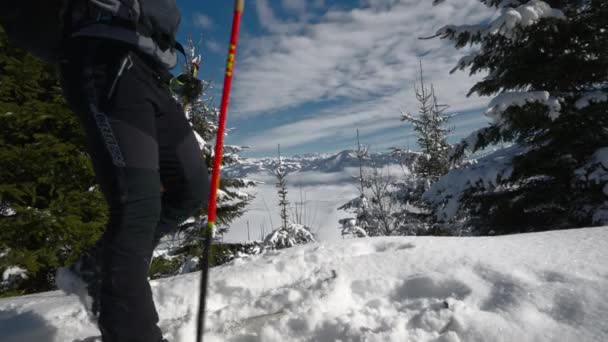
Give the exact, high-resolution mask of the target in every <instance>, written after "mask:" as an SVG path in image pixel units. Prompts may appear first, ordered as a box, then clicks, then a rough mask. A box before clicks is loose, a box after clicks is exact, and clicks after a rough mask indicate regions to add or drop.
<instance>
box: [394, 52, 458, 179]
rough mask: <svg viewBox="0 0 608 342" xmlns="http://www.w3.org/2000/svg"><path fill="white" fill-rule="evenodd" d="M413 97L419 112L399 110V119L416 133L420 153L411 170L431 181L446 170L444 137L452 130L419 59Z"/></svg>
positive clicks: (445, 143)
mask: <svg viewBox="0 0 608 342" xmlns="http://www.w3.org/2000/svg"><path fill="white" fill-rule="evenodd" d="M416 100H417V101H418V103H419V107H418V115H417V116H414V115H413V114H411V113H407V112H406V113H402V114H401V121H408V122H410V123H412V125H413V126H414V131H415V132H416V135H417V136H418V146H419V147H420V151H421V152H422V154H421V155H420V156H419V158H418V159H417V162H416V165H415V168H414V172H415V173H416V175H417V176H419V177H421V178H424V179H427V180H429V181H430V182H431V183H432V182H435V181H436V180H437V179H439V178H440V177H441V176H443V175H445V174H446V173H447V172H448V170H449V156H448V154H449V149H450V145H449V144H448V143H447V136H448V134H449V133H450V132H451V129H450V128H448V127H446V125H447V122H448V120H449V118H448V116H447V115H445V110H446V109H447V106H445V105H440V104H439V103H438V102H437V96H436V94H435V88H434V87H433V85H432V84H431V88H430V89H428V88H427V87H426V86H425V84H424V75H423V72H422V62H420V79H419V81H418V82H417V84H416Z"/></svg>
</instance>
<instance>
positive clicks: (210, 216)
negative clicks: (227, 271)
mask: <svg viewBox="0 0 608 342" xmlns="http://www.w3.org/2000/svg"><path fill="white" fill-rule="evenodd" d="M234 6H235V8H234V17H233V19H232V34H231V36H230V47H229V49H228V62H227V63H226V75H225V77H224V90H223V93H222V103H221V106H220V118H219V126H218V129H217V138H216V142H215V156H214V158H213V173H212V176H211V191H210V193H209V210H208V211H207V227H206V229H205V233H204V245H203V265H202V270H201V283H200V297H199V300H200V301H199V308H198V322H197V326H196V341H197V342H201V341H202V339H203V334H204V332H205V308H206V304H207V300H206V299H207V285H208V282H209V254H210V250H211V242H212V240H213V236H214V234H215V226H216V224H215V223H216V218H217V217H216V216H217V190H218V188H219V185H220V168H221V166H222V152H223V148H224V131H225V130H226V116H227V114H228V104H229V102H230V88H231V87H232V75H233V72H234V62H235V60H236V47H237V43H238V40H239V39H238V38H239V30H240V27H241V17H242V15H243V10H244V9H245V0H235V4H234Z"/></svg>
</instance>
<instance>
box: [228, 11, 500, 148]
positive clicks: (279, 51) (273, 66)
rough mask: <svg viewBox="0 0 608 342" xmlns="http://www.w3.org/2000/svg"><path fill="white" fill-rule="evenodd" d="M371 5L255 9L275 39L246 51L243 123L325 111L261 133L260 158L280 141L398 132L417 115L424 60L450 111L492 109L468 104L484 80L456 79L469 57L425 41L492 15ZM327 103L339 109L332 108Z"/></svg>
mask: <svg viewBox="0 0 608 342" xmlns="http://www.w3.org/2000/svg"><path fill="white" fill-rule="evenodd" d="M286 2H288V1H283V5H285V3H286ZM294 3H295V2H294ZM294 6H295V5H294ZM362 6H363V7H362V8H356V9H340V8H335V7H334V8H331V9H329V10H328V11H327V12H326V13H325V14H324V15H323V16H321V17H314V18H313V17H311V16H310V15H309V14H307V15H306V16H304V17H303V18H299V19H293V20H280V19H278V17H277V16H276V15H275V12H274V10H273V8H272V7H271V6H270V5H269V2H268V1H267V0H257V1H256V9H257V13H258V18H259V20H260V21H261V23H262V25H263V27H264V28H266V29H267V30H268V33H267V34H266V35H264V36H261V37H258V38H253V39H251V40H249V41H248V42H245V46H244V49H243V51H242V53H241V58H240V61H239V71H238V72H237V73H236V76H235V89H234V97H233V103H234V108H235V113H236V115H235V116H237V117H239V118H240V119H246V118H251V117H254V116H259V115H277V114H288V113H289V110H290V109H292V108H293V109H296V108H300V107H302V106H304V107H302V108H307V107H305V106H306V105H309V104H311V103H316V104H317V105H318V106H320V107H321V108H322V109H321V110H319V111H318V112H317V113H314V114H313V113H309V115H307V118H306V119H303V120H300V121H297V122H293V123H289V124H286V125H284V126H281V127H274V128H271V129H269V130H267V131H265V132H261V133H260V135H259V136H260V137H251V138H249V139H247V140H246V141H245V142H244V143H245V144H247V145H252V146H253V148H254V149H255V150H256V151H259V150H264V149H268V150H271V149H272V148H274V145H276V143H277V142H281V144H282V145H284V146H286V147H287V146H297V145H302V144H306V143H310V142H314V141H317V140H319V139H323V138H328V137H341V136H342V137H347V136H350V135H352V132H354V130H355V128H357V127H359V128H364V129H366V130H368V131H370V132H373V130H375V131H377V132H380V131H382V130H383V129H386V128H387V127H394V126H396V125H398V124H399V113H400V112H401V111H402V110H410V111H414V110H415V107H416V102H415V98H414V96H413V84H414V80H415V77H416V75H417V68H418V65H419V64H418V63H419V59H421V58H422V59H423V61H424V72H425V78H426V80H427V82H432V83H434V85H435V88H436V90H437V92H438V95H439V97H440V100H441V101H442V102H443V103H447V104H449V105H450V106H451V110H454V111H458V110H466V109H473V108H480V107H482V106H484V105H485V104H486V102H487V100H486V99H480V98H477V97H475V96H472V97H471V98H466V93H467V92H468V90H469V88H470V87H471V86H472V85H473V84H474V82H475V81H476V80H479V79H480V77H481V76H478V77H475V78H470V77H469V76H468V75H467V74H465V73H463V72H457V73H455V74H453V75H450V74H449V70H451V69H452V68H453V67H454V65H455V64H456V63H457V61H458V60H459V59H460V57H461V56H462V55H463V54H466V53H467V52H466V51H464V52H462V53H460V52H457V51H456V50H455V49H454V48H453V46H451V45H450V44H449V43H448V42H446V41H442V40H439V39H431V40H420V39H418V38H419V37H421V36H428V35H432V34H433V33H434V32H435V31H436V30H437V29H438V28H440V27H441V26H443V25H446V24H460V23H477V22H480V21H482V20H484V19H487V18H489V17H490V16H491V15H492V13H491V12H490V11H488V10H487V9H486V7H485V6H483V5H482V4H480V3H479V1H477V0H453V1H450V2H446V3H445V4H443V5H440V6H437V7H432V6H431V1H418V0H401V1H399V0H366V1H363V2H362ZM328 100H331V101H332V103H335V102H337V103H339V104H340V105H339V106H335V105H329V104H327V103H328V102H326V101H328ZM268 137H272V139H269V138H268Z"/></svg>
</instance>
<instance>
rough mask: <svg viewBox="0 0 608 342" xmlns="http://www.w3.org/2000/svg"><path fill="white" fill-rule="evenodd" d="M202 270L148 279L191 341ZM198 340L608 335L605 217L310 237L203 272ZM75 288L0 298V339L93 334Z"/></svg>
mask: <svg viewBox="0 0 608 342" xmlns="http://www.w3.org/2000/svg"><path fill="white" fill-rule="evenodd" d="M198 277H199V275H198V273H196V274H189V275H185V276H179V277H175V278H169V279H165V280H160V281H155V282H153V288H154V295H155V299H156V302H157V306H158V309H159V312H160V317H161V322H160V324H161V327H162V329H163V330H164V331H165V333H166V336H167V337H168V338H169V339H170V341H172V342H192V341H194V332H195V313H196V304H197V302H198V298H197V296H196V291H195V290H194V289H196V288H198ZM211 277H212V278H211V288H210V293H211V296H210V303H209V312H208V316H207V319H208V324H207V329H208V330H207V334H206V338H205V341H234V342H236V341H242V342H253V341H269V342H274V341H435V342H457V341H560V342H566V341H577V342H580V341H598V342H599V341H608V290H607V289H608V227H603V228H590V229H578V230H567V231H553V232H545V233H535V234H523V235H512V236H505V237H484V238H438V237H396V238H369V239H354V240H344V241H338V242H326V243H321V244H312V245H307V246H304V247H299V248H293V249H288V250H283V251H278V252H273V253H271V254H268V255H263V256H256V257H251V258H248V259H240V260H236V261H234V262H232V263H230V264H228V265H225V266H222V267H218V268H215V269H213V270H212V272H211ZM86 317H87V316H86V314H85V312H84V311H83V309H82V308H81V306H80V305H79V304H78V301H77V299H76V298H75V297H68V296H65V295H63V294H62V293H60V292H49V293H42V294H37V295H31V296H25V297H18V298H8V299H3V300H0V336H2V338H1V340H2V341H3V342H17V341H18V342H24V341H28V342H66V341H69V342H74V341H80V342H84V341H87V342H88V341H94V339H93V338H92V337H93V336H97V335H98V333H97V331H96V329H95V327H94V326H93V325H91V324H90V323H89V322H88V321H87V318H86Z"/></svg>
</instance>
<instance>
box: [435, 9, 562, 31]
mask: <svg viewBox="0 0 608 342" xmlns="http://www.w3.org/2000/svg"><path fill="white" fill-rule="evenodd" d="M501 5H502V6H504V7H503V8H502V9H501V14H500V15H499V16H498V17H497V18H496V19H494V20H493V21H491V22H490V23H488V24H482V25H447V26H444V27H442V28H440V29H439V30H438V31H437V34H436V35H437V36H443V37H458V36H461V35H471V36H475V35H479V36H480V37H481V38H483V37H484V36H487V35H502V36H505V37H507V38H513V37H514V32H515V28H517V27H526V26H531V25H534V24H536V23H537V22H538V21H539V20H541V19H542V18H557V19H565V18H566V16H565V15H564V13H563V12H562V11H560V10H558V9H555V8H552V7H551V6H550V5H549V4H547V3H546V2H544V1H541V0H532V1H529V2H527V3H525V4H522V5H520V6H517V7H514V8H513V7H508V6H507V5H506V4H501Z"/></svg>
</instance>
